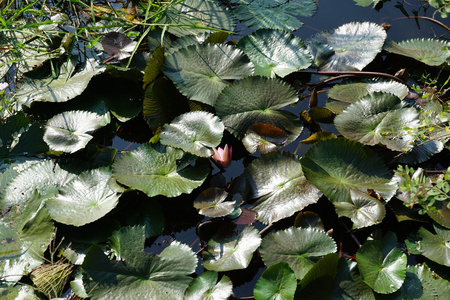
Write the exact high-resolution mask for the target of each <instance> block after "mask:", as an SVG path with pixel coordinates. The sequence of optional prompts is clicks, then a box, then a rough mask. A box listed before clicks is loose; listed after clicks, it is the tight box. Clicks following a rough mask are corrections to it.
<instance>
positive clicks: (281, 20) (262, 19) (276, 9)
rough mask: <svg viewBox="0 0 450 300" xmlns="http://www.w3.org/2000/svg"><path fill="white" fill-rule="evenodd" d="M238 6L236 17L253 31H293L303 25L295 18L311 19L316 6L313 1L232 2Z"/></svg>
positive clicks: (242, 0)
mask: <svg viewBox="0 0 450 300" xmlns="http://www.w3.org/2000/svg"><path fill="white" fill-rule="evenodd" d="M231 2H233V3H236V4H239V6H238V7H237V8H236V9H234V11H233V12H234V13H235V14H236V16H237V17H238V18H239V19H240V20H241V21H243V22H244V23H245V25H247V26H248V27H251V28H253V29H260V28H271V29H281V30H286V31H293V30H296V29H298V28H300V27H301V26H302V25H303V23H302V22H300V21H299V20H298V18H297V16H302V17H311V16H313V15H314V14H315V12H316V9H317V5H316V3H315V1H314V0H253V1H247V0H232V1H231Z"/></svg>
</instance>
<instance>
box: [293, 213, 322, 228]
mask: <svg viewBox="0 0 450 300" xmlns="http://www.w3.org/2000/svg"><path fill="white" fill-rule="evenodd" d="M294 226H295V227H301V228H315V229H319V230H323V231H325V226H323V222H322V220H321V219H320V217H319V215H318V214H316V213H315V212H312V211H301V212H299V213H298V214H297V216H296V217H295V220H294Z"/></svg>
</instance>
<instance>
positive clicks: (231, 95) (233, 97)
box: [215, 77, 303, 143]
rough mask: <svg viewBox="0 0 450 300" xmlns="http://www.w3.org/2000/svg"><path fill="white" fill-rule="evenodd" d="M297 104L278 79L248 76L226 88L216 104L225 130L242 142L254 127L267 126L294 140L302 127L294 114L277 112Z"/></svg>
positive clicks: (293, 95)
mask: <svg viewBox="0 0 450 300" xmlns="http://www.w3.org/2000/svg"><path fill="white" fill-rule="evenodd" d="M297 101H298V98H297V95H296V93H295V90H294V89H293V88H292V87H291V86H289V85H287V84H286V83H284V82H282V81H281V80H278V79H274V78H273V79H269V78H265V77H247V78H244V79H242V80H239V81H236V82H235V83H233V84H232V85H230V86H228V87H226V88H225V89H224V90H223V92H222V93H221V94H220V96H219V98H218V99H217V102H216V104H215V108H216V113H217V115H218V116H219V117H220V118H221V119H222V122H223V123H224V124H225V127H226V128H227V130H228V131H230V132H231V133H232V134H233V135H234V136H236V137H237V138H238V139H242V138H243V137H244V134H245V133H246V132H247V130H248V128H249V127H250V126H252V125H253V124H256V123H260V124H270V125H273V126H275V127H278V128H280V129H282V130H284V131H285V132H286V133H287V134H288V140H287V142H288V143H290V142H292V141H293V140H295V139H296V138H297V137H298V136H299V135H300V133H301V131H302V129H303V127H302V125H301V122H300V120H299V119H298V118H297V116H295V115H294V114H292V113H290V112H288V111H283V110H279V109H280V108H283V107H284V106H287V105H290V104H293V103H295V102H297Z"/></svg>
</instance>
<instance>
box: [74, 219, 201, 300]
mask: <svg viewBox="0 0 450 300" xmlns="http://www.w3.org/2000/svg"><path fill="white" fill-rule="evenodd" d="M131 228H132V229H130V230H127V231H124V232H123V233H128V234H132V236H133V237H134V239H132V238H128V239H127V241H128V243H123V247H125V248H126V249H123V248H122V249H121V251H122V254H123V259H124V260H125V262H123V261H115V260H110V259H109V258H108V257H107V256H106V255H105V254H104V253H103V251H102V249H101V248H100V246H98V245H94V246H92V247H91V248H90V249H89V251H88V253H87V254H86V258H85V260H84V262H83V265H82V268H83V271H84V276H83V283H84V288H85V290H86V291H87V292H88V294H89V297H91V298H94V299H114V298H120V299H142V298H146V299H174V300H176V299H183V295H184V291H185V290H186V288H187V287H188V286H189V284H190V282H191V281H192V278H190V277H189V276H187V275H189V274H191V273H193V272H194V270H195V268H196V266H197V258H196V257H195V253H194V252H192V250H191V248H190V247H188V246H187V245H184V244H181V243H179V242H173V243H172V244H171V245H170V246H168V247H167V248H165V249H164V250H163V251H162V252H161V254H159V255H155V254H153V253H145V252H144V242H145V229H144V227H131ZM133 231H136V232H135V233H133Z"/></svg>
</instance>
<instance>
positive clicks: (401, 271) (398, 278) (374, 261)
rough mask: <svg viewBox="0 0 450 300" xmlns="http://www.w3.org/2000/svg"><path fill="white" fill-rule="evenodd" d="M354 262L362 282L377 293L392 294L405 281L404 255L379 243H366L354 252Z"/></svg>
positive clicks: (396, 249)
mask: <svg viewBox="0 0 450 300" xmlns="http://www.w3.org/2000/svg"><path fill="white" fill-rule="evenodd" d="M356 262H357V263H358V269H359V271H360V272H361V276H362V278H363V280H364V282H365V283H367V284H368V285H369V286H370V287H371V288H372V289H373V290H374V291H375V292H377V293H381V294H390V293H393V292H395V291H396V290H398V289H399V288H400V287H401V286H402V284H403V281H404V280H405V277H406V254H404V253H403V252H402V251H401V250H400V249H398V248H397V247H390V246H389V245H385V244H384V243H383V242H381V241H367V242H366V243H365V244H364V245H363V246H362V247H361V248H359V250H358V252H356Z"/></svg>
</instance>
